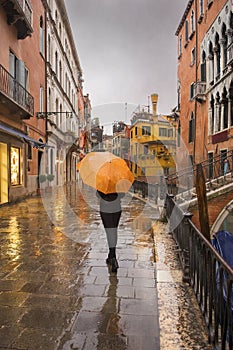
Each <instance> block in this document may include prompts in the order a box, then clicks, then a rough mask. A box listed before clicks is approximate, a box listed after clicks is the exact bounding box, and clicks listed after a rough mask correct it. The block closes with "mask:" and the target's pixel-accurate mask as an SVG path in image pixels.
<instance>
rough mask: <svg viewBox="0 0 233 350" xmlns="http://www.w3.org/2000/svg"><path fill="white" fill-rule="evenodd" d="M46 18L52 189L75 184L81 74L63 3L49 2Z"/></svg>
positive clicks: (43, 115)
mask: <svg viewBox="0 0 233 350" xmlns="http://www.w3.org/2000/svg"><path fill="white" fill-rule="evenodd" d="M47 5H48V6H47V14H46V28H45V40H46V57H47V59H46V75H47V87H46V102H47V106H46V111H45V113H43V111H41V110H40V111H39V113H40V116H41V118H45V119H46V122H47V133H48V144H49V145H50V146H51V147H50V149H49V150H48V158H47V159H48V162H47V164H46V173H47V174H53V175H54V185H58V186H61V185H64V184H65V183H69V182H71V181H75V180H76V176H77V173H76V164H77V163H78V160H79V155H78V139H79V135H80V130H81V129H82V127H83V124H84V96H83V86H82V83H83V80H82V70H81V66H80V62H79V57H78V54H77V50H76V47H75V43H74V39H73V35H72V30H71V27H70V23H69V19H68V15H67V12H66V7H65V3H64V1H63V0H49V1H48V3H47Z"/></svg>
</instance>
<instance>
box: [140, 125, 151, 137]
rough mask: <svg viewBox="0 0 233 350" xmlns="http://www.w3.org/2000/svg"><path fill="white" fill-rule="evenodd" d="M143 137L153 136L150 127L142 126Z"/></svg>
mask: <svg viewBox="0 0 233 350" xmlns="http://www.w3.org/2000/svg"><path fill="white" fill-rule="evenodd" d="M142 135H148V136H150V135H151V127H150V126H142Z"/></svg>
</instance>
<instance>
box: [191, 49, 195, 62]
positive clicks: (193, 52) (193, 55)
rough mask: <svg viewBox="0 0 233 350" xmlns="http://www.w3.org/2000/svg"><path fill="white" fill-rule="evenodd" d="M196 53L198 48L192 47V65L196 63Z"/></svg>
mask: <svg viewBox="0 0 233 350" xmlns="http://www.w3.org/2000/svg"><path fill="white" fill-rule="evenodd" d="M195 55H196V49H195V47H194V48H193V49H192V52H191V66H193V65H194V63H195Z"/></svg>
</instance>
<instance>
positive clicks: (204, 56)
mask: <svg viewBox="0 0 233 350" xmlns="http://www.w3.org/2000/svg"><path fill="white" fill-rule="evenodd" d="M201 81H204V82H206V53H205V51H203V52H202V63H201Z"/></svg>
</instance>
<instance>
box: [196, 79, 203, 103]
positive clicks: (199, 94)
mask: <svg viewBox="0 0 233 350" xmlns="http://www.w3.org/2000/svg"><path fill="white" fill-rule="evenodd" d="M205 93H206V83H205V82H202V81H197V82H196V83H195V85H194V98H197V99H201V100H205Z"/></svg>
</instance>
